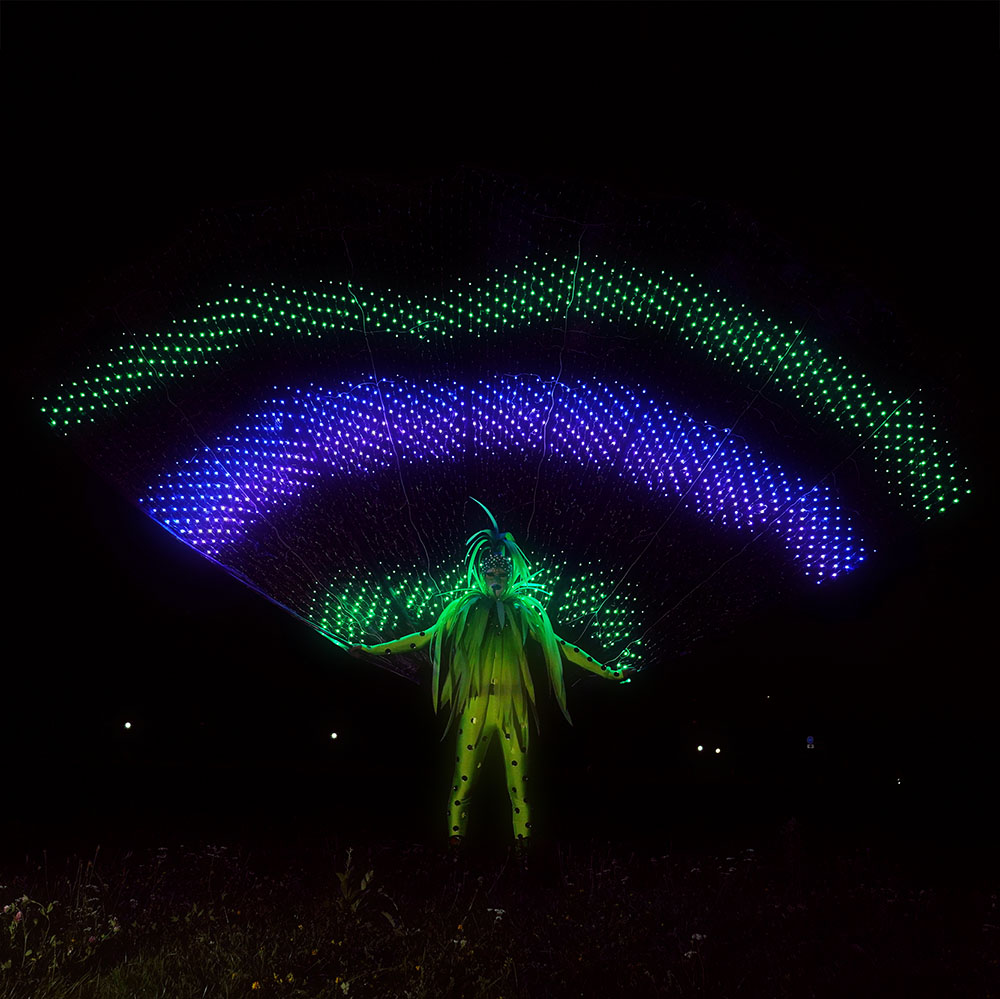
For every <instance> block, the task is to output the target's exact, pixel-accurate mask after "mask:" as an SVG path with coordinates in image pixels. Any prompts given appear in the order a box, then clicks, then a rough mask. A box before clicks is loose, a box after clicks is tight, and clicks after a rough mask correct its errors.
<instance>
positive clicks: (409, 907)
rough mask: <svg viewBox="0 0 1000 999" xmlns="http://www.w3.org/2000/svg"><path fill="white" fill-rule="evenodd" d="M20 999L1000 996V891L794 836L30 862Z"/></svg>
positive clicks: (9, 942) (15, 933) (13, 914)
mask: <svg viewBox="0 0 1000 999" xmlns="http://www.w3.org/2000/svg"><path fill="white" fill-rule="evenodd" d="M0 886H2V887H0V901H2V909H3V912H2V917H0V925H2V927H3V932H2V933H0V968H2V971H0V996H3V997H5V999H28V997H31V999H55V997H59V999H70V997H72V999H88V997H114V999H118V997H120V999H126V997H128V999H132V997H141V999H152V997H164V999H167V997H170V999H173V997H180V999H186V997H192V999H194V997H211V996H216V997H230V996H257V995H260V996H262V997H263V996H268V995H269V996H286V997H294V996H316V997H319V996H323V997H336V999H343V997H345V996H346V997H349V999H356V997H357V999H360V997H393V999H396V997H407V999H411V997H412V999H417V997H452V996H455V997H469V999H475V997H482V999H521V997H524V999H528V997H539V996H619V995H621V996H624V995H628V996H685V995H707V996H717V997H727V996H772V997H777V996H789V997H793V996H794V997H808V996H816V997H831V999H833V997H837V999H842V997H845V996H852V997H858V996H876V995H877V996H880V997H886V996H911V997H912V996H936V997H938V996H941V997H944V996H979V997H985V996H990V995H1000V993H998V992H997V991H991V989H994V990H995V983H996V980H997V975H998V970H1000V968H998V963H997V954H998V939H1000V910H998V901H997V894H996V892H995V889H991V888H990V887H989V886H986V887H984V886H983V885H981V884H976V883H974V882H972V883H970V882H965V883H963V884H953V883H951V882H950V881H949V879H948V878H947V877H946V876H944V874H943V873H942V872H941V871H940V869H939V870H938V872H937V873H935V872H934V871H933V870H931V869H927V870H926V871H925V872H924V873H921V871H920V870H919V869H917V870H914V869H913V868H912V866H911V867H909V868H905V867H902V866H900V864H899V863H897V862H895V861H894V860H893V859H892V858H891V857H890V856H888V855H886V856H882V857H879V856H877V855H876V856H873V855H872V852H871V851H868V850H865V849H854V850H836V849H814V848H812V847H811V846H810V845H809V844H808V842H804V840H803V837H802V836H801V835H800V833H799V831H798V829H797V827H796V825H795V823H794V822H793V823H790V824H787V825H785V826H783V827H782V828H781V829H776V830H774V834H773V835H772V836H769V837H767V836H765V837H763V838H762V840H761V842H759V843H758V844H757V846H756V847H753V846H749V845H746V846H739V847H734V848H733V849H731V850H723V851H722V852H716V851H711V852H684V853H671V854H666V855H655V851H652V850H650V849H648V848H646V849H638V848H635V849H633V848H630V847H628V846H625V845H618V846H613V845H608V844H607V843H597V842H592V843H587V844H581V843H573V844H558V843H553V844H549V845H548V846H545V845H542V846H540V847H538V848H537V849H536V850H535V851H534V852H532V853H531V854H529V856H528V857H527V859H526V861H523V860H522V858H519V857H517V856H515V855H514V854H513V853H509V854H508V853H506V852H503V851H496V850H493V851H492V852H485V853H483V854H481V855H477V854H476V853H473V854H471V855H463V856H458V857H453V856H451V857H450V856H448V855H446V853H445V852H444V851H443V850H436V849H433V848H430V847H427V846H423V845H414V844H400V843H380V844H361V843H355V844H353V846H351V845H348V844H346V843H340V842H335V841H325V842H316V843H312V844H304V843H300V844H296V845H285V846H282V847H267V848H264V847H253V846H247V845H242V846H241V845H236V844H231V845H208V844H204V843H202V844H199V845H185V846H181V845H170V846H164V847H160V848H155V847H151V848H146V849H142V850H137V851H136V852H128V851H117V852H115V853H114V854H113V855H109V854H108V852H106V851H102V850H100V849H98V850H96V851H95V852H94V853H93V854H92V855H91V856H90V857H89V858H81V857H78V856H75V857H70V858H65V857H64V858H62V859H61V860H59V861H57V860H55V859H54V858H53V857H50V856H47V855H45V854H43V855H41V856H28V857H25V858H23V860H22V861H20V862H19V863H17V864H15V865H8V866H7V867H6V869H4V870H2V871H0Z"/></svg>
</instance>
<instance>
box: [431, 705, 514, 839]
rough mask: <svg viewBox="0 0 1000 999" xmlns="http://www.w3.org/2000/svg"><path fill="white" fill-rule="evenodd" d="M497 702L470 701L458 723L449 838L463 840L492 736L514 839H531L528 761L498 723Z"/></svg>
mask: <svg viewBox="0 0 1000 999" xmlns="http://www.w3.org/2000/svg"><path fill="white" fill-rule="evenodd" d="M499 701H500V699H499V698H497V697H492V698H489V699H487V698H477V699H476V700H474V701H470V702H469V705H468V707H466V709H465V711H464V712H463V713H462V717H461V720H460V721H459V723H458V744H457V748H456V752H455V778H454V780H453V781H452V788H451V798H450V800H449V802H448V835H449V836H465V833H466V829H467V828H468V825H469V808H468V806H469V801H470V800H471V798H472V795H473V790H474V788H475V786H476V783H477V782H478V780H479V777H480V774H481V773H482V768H483V761H484V760H485V758H486V752H487V750H488V749H489V748H490V744H491V743H492V741H493V737H494V736H496V737H497V739H499V741H500V748H501V749H502V751H503V764H504V772H505V774H506V775H507V794H508V795H509V796H510V809H511V820H512V823H513V826H514V837H515V839H527V838H528V836H530V835H531V812H530V811H529V810H528V801H527V797H526V792H527V784H528V767H527V762H528V761H527V759H526V756H525V753H524V752H523V751H522V749H521V745H520V740H519V739H518V737H517V735H516V733H514V732H511V731H509V730H508V729H506V728H504V725H503V723H502V721H501V719H500V710H499Z"/></svg>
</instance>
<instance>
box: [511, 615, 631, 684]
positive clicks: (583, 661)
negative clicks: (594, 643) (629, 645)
mask: <svg viewBox="0 0 1000 999" xmlns="http://www.w3.org/2000/svg"><path fill="white" fill-rule="evenodd" d="M531 637H532V638H534V639H535V641H539V638H538V635H536V634H535V630H534V629H533V628H532V629H531ZM555 640H556V642H557V643H558V644H559V651H560V652H561V653H562V657H563V659H568V660H569V661H570V662H571V663H576V665H577V666H581V667H583V669H586V670H590V672H591V673H596V674H597V675H598V676H603V677H605V678H606V679H608V680H623V679H625V674H626V672H627V670H625V669H623V668H614V667H611V666H605V665H604V664H603V663H599V662H598V661H597V660H596V659H595V658H594V657H593V656H589V655H587V653H586V652H585V651H584V650H583V649H581V648H580V647H579V646H578V645H571V644H570V643H569V642H567V641H566V639H565V638H560V637H559V636H558V635H556V636H555Z"/></svg>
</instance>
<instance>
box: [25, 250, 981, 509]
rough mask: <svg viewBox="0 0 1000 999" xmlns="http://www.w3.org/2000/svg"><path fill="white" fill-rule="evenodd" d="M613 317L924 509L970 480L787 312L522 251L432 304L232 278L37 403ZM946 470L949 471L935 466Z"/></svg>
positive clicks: (895, 400) (949, 500)
mask: <svg viewBox="0 0 1000 999" xmlns="http://www.w3.org/2000/svg"><path fill="white" fill-rule="evenodd" d="M571 289H572V295H571V294H570V290H571ZM608 317H613V318H614V320H615V321H616V322H622V323H626V324H628V325H629V326H630V327H631V328H632V329H633V330H634V331H635V332H636V333H637V334H644V335H646V336H648V337H655V338H657V339H659V340H661V341H662V340H663V339H668V340H673V341H675V342H676V343H677V344H678V345H679V346H682V347H683V348H685V349H688V350H691V351H694V352H697V353H700V354H701V356H703V357H706V358H709V359H711V360H712V361H713V362H714V363H716V364H719V365H721V366H724V367H726V368H729V369H730V370H733V371H737V372H740V373H741V374H742V375H743V376H744V377H745V378H746V379H747V380H748V381H749V382H750V383H752V384H755V385H760V384H763V383H764V382H765V381H767V383H768V390H769V391H772V390H773V391H774V392H775V393H776V394H778V395H781V396H783V397H784V399H785V400H786V402H789V403H790V402H793V401H794V402H795V403H796V404H797V405H798V406H799V407H800V408H801V409H802V410H803V411H805V412H806V413H807V414H809V415H810V416H812V417H814V418H818V419H825V420H831V421H832V422H833V423H834V424H835V425H836V426H837V427H838V428H839V429H840V430H841V431H842V432H844V433H845V434H847V435H849V436H850V437H852V438H854V439H856V440H858V441H859V443H863V448H864V450H865V451H866V452H868V453H870V454H871V456H872V458H873V459H874V460H875V463H876V465H877V467H878V468H879V469H880V471H881V474H882V475H883V476H884V477H885V479H886V481H887V484H888V486H889V488H890V489H891V490H892V491H893V492H895V493H896V494H897V495H898V496H899V497H900V499H901V500H902V501H903V502H905V503H907V504H909V505H912V506H914V507H915V508H917V509H918V510H921V511H923V512H924V513H925V514H926V515H928V516H930V515H934V514H937V513H938V512H940V510H941V509H943V508H946V507H947V506H948V505H951V504H953V503H955V502H957V501H958V500H959V498H960V497H962V496H964V495H966V494H967V492H968V490H967V486H968V482H967V480H966V479H965V477H964V474H963V472H962V470H961V469H960V467H959V466H958V463H957V461H956V459H955V456H954V455H953V453H952V452H951V451H950V450H949V448H948V447H947V445H946V444H945V443H944V442H943V441H942V439H941V437H942V435H941V434H940V431H939V430H938V428H937V427H935V425H934V424H933V422H932V421H931V419H930V418H929V417H928V416H927V415H925V414H924V413H923V411H922V403H921V400H920V398H919V396H911V397H909V398H904V397H903V396H901V395H897V394H895V393H893V392H891V391H885V392H879V391H877V390H876V389H875V387H874V385H873V384H872V382H871V380H870V379H869V378H868V377H867V376H865V375H864V374H852V373H849V372H848V371H847V370H846V362H845V360H844V359H843V358H842V357H839V356H837V355H835V354H831V353H830V352H829V351H828V350H826V349H825V348H824V347H822V346H821V345H820V344H819V343H818V342H817V341H815V340H814V339H811V338H809V337H805V336H802V335H800V333H799V331H797V330H796V329H794V328H793V327H792V326H791V325H790V324H785V325H782V324H780V323H776V322H774V321H773V320H771V319H769V318H768V317H765V316H763V315H756V314H754V313H753V312H752V311H751V310H750V309H748V308H747V307H746V306H743V305H740V306H735V305H732V304H730V303H729V302H728V301H727V300H726V299H725V298H724V297H723V296H722V295H721V294H714V295H713V294H710V293H709V292H708V291H707V290H706V289H705V288H704V287H703V286H702V285H700V284H696V283H694V282H693V279H688V280H687V281H685V280H680V279H677V278H673V277H670V276H668V275H663V274H661V275H659V276H657V277H651V276H646V275H643V274H641V273H639V272H638V271H636V270H634V269H632V270H631V272H630V278H629V279H628V280H625V279H624V278H623V277H622V276H621V275H619V274H617V273H616V272H615V271H614V270H613V269H609V268H608V267H607V265H598V264H595V263H592V262H587V261H576V260H574V261H572V262H556V261H551V260H549V261H545V260H543V261H535V262H527V263H525V264H523V265H520V266H518V267H515V268H513V270H512V272H511V273H509V274H507V273H497V274H496V275H494V276H493V278H492V279H491V280H489V281H486V282H484V283H483V284H482V286H480V287H476V288H474V289H471V288H470V289H469V290H468V291H466V292H460V293H456V294H454V295H453V296H452V297H450V298H441V299H437V298H433V297H431V296H425V301H424V302H415V301H410V300H407V299H404V298H403V297H401V296H400V297H393V296H391V295H387V294H384V293H383V294H377V293H376V292H374V291H371V290H369V289H365V288H362V287H359V286H357V285H356V284H353V283H351V284H348V283H340V284H331V285H329V286H326V287H325V288H324V289H323V290H321V291H317V290H313V291H295V290H291V289H286V288H284V287H283V286H282V287H280V288H278V287H275V286H272V287H270V288H264V289H255V288H247V287H244V286H230V289H229V294H228V295H226V296H223V297H221V298H219V299H218V300H216V301H214V302H209V303H206V304H205V305H204V306H202V307H201V308H200V309H199V310H198V311H197V312H196V314H195V315H194V316H192V317H189V318H185V319H181V320H179V321H175V322H174V326H173V328H172V329H168V330H166V331H165V332H162V333H151V334H148V335H146V336H144V337H139V338H137V339H135V340H132V341H131V342H129V343H126V344H123V345H121V346H119V347H117V348H115V349H113V350H111V351H110V352H109V353H108V354H107V356H106V357H105V358H104V360H102V361H101V362H99V363H97V364H95V365H92V366H90V367H88V368H87V374H86V377H83V378H82V379H78V380H77V381H72V382H69V383H68V384H66V385H64V386H63V387H62V388H61V389H60V390H58V391H57V392H55V393H53V394H52V395H51V396H50V397H47V398H45V399H44V400H42V401H43V402H44V403H45V406H44V407H43V409H42V412H43V413H45V414H46V416H47V420H48V422H49V423H50V425H52V426H54V427H56V428H57V429H59V430H62V431H63V432H66V431H67V430H68V429H69V428H71V427H74V426H76V425H79V424H81V423H84V422H93V421H95V420H97V419H99V418H104V417H105V415H106V414H107V413H109V412H112V411H114V410H116V409H118V408H120V407H123V406H127V405H129V404H130V403H131V402H132V401H133V400H135V399H136V398H137V397H139V396H141V395H142V394H144V393H147V392H150V391H151V390H153V389H157V388H162V387H167V388H169V386H170V384H171V382H172V381H174V380H175V379H179V378H184V377H189V376H192V375H195V374H197V373H200V372H204V371H207V370H210V369H218V368H219V366H220V365H222V364H224V363H225V362H226V360H227V359H228V358H229V357H231V356H233V355H234V354H236V353H237V352H239V351H241V350H244V349H252V344H253V341H254V338H255V337H259V336H261V335H265V336H270V337H279V336H280V337H282V338H286V339H287V338H297V337H318V338H321V339H323V340H324V341H328V342H329V344H330V347H331V349H336V347H337V345H338V338H344V337H347V336H350V335H355V334H357V333H359V332H360V331H361V329H362V327H364V332H365V334H366V335H369V336H374V337H379V336H383V337H384V336H389V335H391V336H393V337H395V338H401V337H403V336H410V337H413V338H415V339H417V340H420V341H423V342H427V343H430V344H434V343H436V342H437V343H444V342H449V341H451V342H454V341H456V339H457V337H458V336H459V335H460V334H459V333H457V332H456V328H459V329H461V330H464V331H465V332H464V333H462V334H461V335H462V336H463V337H472V338H473V339H474V340H476V341H483V342H486V341H489V340H490V339H491V338H494V337H503V338H510V337H512V336H514V337H516V336H517V335H518V333H519V332H523V333H524V334H528V333H531V334H532V335H537V330H538V328H539V324H546V323H550V324H552V325H553V326H556V327H562V326H564V325H565V324H566V323H573V322H584V321H585V320H587V319H588V318H589V319H599V320H606V319H608ZM498 320H499V321H498ZM782 357H784V360H783V361H782V360H781V359H782ZM779 361H780V362H781V363H779ZM904 444H905V445H907V446H906V447H903V445H904ZM939 469H944V470H946V471H947V473H948V474H947V475H946V476H941V475H939V474H937V470H939ZM932 470H933V471H932Z"/></svg>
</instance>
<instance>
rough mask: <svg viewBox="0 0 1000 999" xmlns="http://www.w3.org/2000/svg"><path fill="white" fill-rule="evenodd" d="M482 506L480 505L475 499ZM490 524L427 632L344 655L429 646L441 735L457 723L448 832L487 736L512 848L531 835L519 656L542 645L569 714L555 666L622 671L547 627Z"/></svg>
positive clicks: (460, 825) (526, 687) (457, 826)
mask: <svg viewBox="0 0 1000 999" xmlns="http://www.w3.org/2000/svg"><path fill="white" fill-rule="evenodd" d="M475 502H476V503H479V501H478V500H475ZM479 505H480V506H482V507H483V509H484V510H486V513H487V515H488V516H489V518H490V522H491V523H492V528H491V529H484V530H482V531H479V532H477V533H476V534H474V535H472V537H471V538H469V540H468V543H467V544H468V548H467V551H466V584H467V585H466V586H465V587H464V588H463V589H461V590H459V591H457V592H458V594H459V595H458V596H457V597H455V599H454V600H452V601H451V603H449V604H448V606H447V607H446V608H445V609H444V611H443V612H442V614H441V616H440V617H439V618H438V619H437V621H436V622H435V623H434V624H433V625H432V626H431V627H429V628H427V629H426V630H425V631H418V632H415V633H414V634H412V635H406V636H405V637H403V638H399V639H396V640H395V641H392V642H380V643H378V644H377V645H360V646H355V647H354V648H353V649H352V650H351V651H352V652H355V653H362V652H363V653H368V654H370V655H376V656H391V655H399V654H405V653H408V652H413V651H415V650H416V649H420V648H423V647H424V646H426V645H428V644H429V645H430V658H431V664H432V668H433V674H432V688H431V695H432V700H433V704H434V709H435V711H438V710H440V709H441V708H442V707H444V706H446V705H449V704H450V705H451V715H450V717H449V719H448V725H447V726H446V728H445V732H446V733H447V732H448V731H449V730H450V728H451V726H452V724H454V722H455V720H456V718H457V719H458V735H457V748H456V755H455V777H454V780H453V781H452V788H451V795H450V797H449V802H448V835H449V837H450V841H451V843H452V845H456V846H457V845H460V844H461V843H462V841H463V839H464V837H465V835H466V830H467V827H468V803H469V800H470V798H471V797H472V793H473V790H474V788H475V786H476V784H477V782H478V778H479V775H480V771H481V769H482V765H483V761H484V759H485V757H486V753H487V750H488V749H489V747H490V744H491V742H492V741H493V737H494V735H495V736H497V737H498V739H499V741H500V747H501V749H502V751H503V760H504V769H505V772H506V775H507V791H508V794H509V795H510V806H511V819H512V823H513V827H514V836H515V839H516V840H518V841H521V840H526V839H527V838H528V837H529V836H530V835H531V811H530V808H529V804H528V801H529V795H528V786H527V785H528V777H529V773H528V760H527V754H528V736H529V721H528V711H529V709H530V711H531V714H532V715H533V716H534V720H535V728H536V729H537V728H538V711H537V708H536V705H535V688H534V684H533V683H532V678H531V671H530V669H529V667H528V660H527V657H526V656H525V643H526V641H527V639H528V637H529V636H530V637H531V638H533V639H534V640H535V641H536V642H538V643H539V645H541V647H542V653H543V656H544V659H545V664H546V668H547V672H548V677H549V686H550V688H551V690H552V692H553V694H554V695H555V698H556V701H557V702H558V704H559V708H560V710H561V711H562V713H563V716H564V717H565V718H566V721H567V722H569V723H570V724H571V725H572V720H571V719H570V716H569V712H568V711H567V709H566V686H565V683H564V682H563V670H562V659H563V658H566V659H567V660H569V662H572V663H575V664H576V665H577V666H580V667H582V668H583V669H585V670H589V671H590V672H591V673H595V674H597V675H598V676H602V677H607V678H609V679H616V680H623V679H624V677H625V673H626V670H625V669H613V668H611V667H609V666H605V665H602V664H601V663H599V662H597V661H596V660H595V659H594V658H593V657H592V656H590V655H588V654H587V653H586V652H585V651H584V650H583V649H581V648H579V647H578V646H576V645H572V644H570V643H569V642H567V641H566V640H565V639H563V638H560V637H559V636H558V635H557V634H556V633H555V632H554V631H553V629H552V623H551V621H550V620H549V616H548V614H547V613H546V610H545V607H544V606H543V604H542V602H541V600H540V599H539V598H540V597H546V596H548V593H547V592H546V591H545V590H544V589H543V588H542V586H541V585H540V584H538V583H535V582H533V581H532V580H533V578H534V577H535V576H536V575H537V573H533V572H532V571H531V566H530V564H529V563H528V560H527V558H526V557H525V555H524V552H522V551H521V549H520V547H519V546H518V545H517V543H516V542H515V540H514V538H513V537H512V536H511V535H510V534H507V533H501V531H500V530H499V528H498V527H497V522H496V520H495V518H494V517H493V514H491V513H490V511H489V510H487V509H486V507H485V506H483V504H482V503H479Z"/></svg>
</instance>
